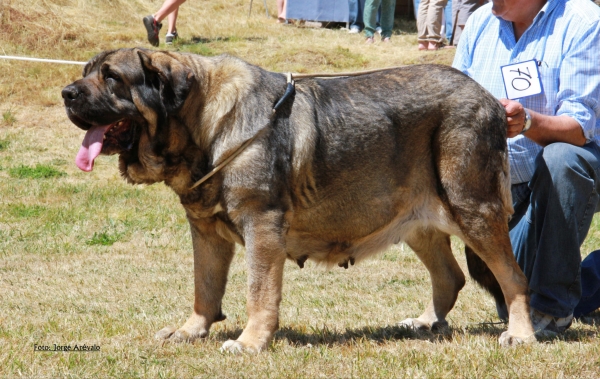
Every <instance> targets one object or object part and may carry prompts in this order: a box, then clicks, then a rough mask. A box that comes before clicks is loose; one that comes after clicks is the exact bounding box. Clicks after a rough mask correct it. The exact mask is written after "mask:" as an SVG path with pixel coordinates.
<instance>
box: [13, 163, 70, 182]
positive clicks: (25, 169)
mask: <svg viewBox="0 0 600 379" xmlns="http://www.w3.org/2000/svg"><path fill="white" fill-rule="evenodd" d="M8 172H9V174H10V176H12V177H13V178H18V179H48V178H58V177H61V176H65V175H66V173H64V172H62V171H60V170H57V169H55V168H54V167H52V166H48V165H44V164H37V165H35V167H30V166H24V165H19V166H17V167H13V168H10V169H9V170H8Z"/></svg>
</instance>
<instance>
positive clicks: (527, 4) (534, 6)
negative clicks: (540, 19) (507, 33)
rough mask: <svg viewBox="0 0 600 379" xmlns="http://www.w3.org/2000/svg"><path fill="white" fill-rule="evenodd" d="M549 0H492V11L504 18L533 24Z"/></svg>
mask: <svg viewBox="0 0 600 379" xmlns="http://www.w3.org/2000/svg"><path fill="white" fill-rule="evenodd" d="M546 2H547V0H492V3H493V4H492V13H493V14H494V16H496V17H500V18H502V19H503V20H506V21H511V22H514V23H518V24H527V26H529V25H531V23H532V22H533V19H534V18H535V16H536V15H537V14H538V12H539V11H540V10H541V9H542V7H543V6H544V4H546Z"/></svg>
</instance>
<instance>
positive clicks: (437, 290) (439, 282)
mask: <svg viewBox="0 0 600 379" xmlns="http://www.w3.org/2000/svg"><path fill="white" fill-rule="evenodd" d="M406 243H407V244H408V245H409V246H410V247H411V248H412V249H413V250H414V251H415V253H416V254H417V256H418V257H419V259H420V260H421V261H422V262H423V264H424V265H425V267H427V270H428V271H429V274H430V276H431V285H432V288H433V296H432V300H431V303H430V304H429V306H428V307H427V308H426V309H425V312H423V314H422V315H421V316H419V317H418V318H409V319H406V320H404V321H402V322H401V323H400V325H402V326H408V327H411V328H414V329H426V330H435V329H439V328H442V327H446V326H447V325H448V323H447V322H446V315H447V314H448V312H450V310H451V309H452V307H453V306H454V303H455V302H456V298H457V297H458V292H459V291H460V290H461V289H462V288H463V286H464V285H465V276H464V274H463V272H462V270H461V269H460V267H459V266H458V263H457V262H456V259H454V255H452V249H451V246H450V237H449V236H448V234H446V233H443V232H440V231H438V230H436V229H434V228H422V229H419V230H418V231H416V232H415V233H414V234H412V235H411V236H410V237H409V238H407V241H406Z"/></svg>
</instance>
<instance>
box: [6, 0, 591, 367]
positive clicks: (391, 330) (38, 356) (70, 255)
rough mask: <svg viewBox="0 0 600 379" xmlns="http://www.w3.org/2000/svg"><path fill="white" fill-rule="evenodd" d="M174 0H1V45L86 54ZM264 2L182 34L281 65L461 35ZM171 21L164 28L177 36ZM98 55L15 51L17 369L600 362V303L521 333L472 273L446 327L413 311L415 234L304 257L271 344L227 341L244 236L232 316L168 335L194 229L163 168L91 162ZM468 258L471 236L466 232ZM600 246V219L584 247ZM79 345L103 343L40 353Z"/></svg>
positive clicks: (439, 55) (422, 295) (417, 292)
mask: <svg viewBox="0 0 600 379" xmlns="http://www.w3.org/2000/svg"><path fill="white" fill-rule="evenodd" d="M160 3H161V1H158V0H157V1H148V0H128V1H126V0H22V1H16V0H12V1H11V0H1V2H0V54H5V55H21V56H34V57H38V58H54V59H65V60H75V61H86V60H87V59H89V58H90V57H92V56H93V55H95V54H96V53H98V52H100V51H101V50H104V49H112V48H119V47H132V46H144V47H148V44H147V42H146V40H145V31H144V29H143V27H142V24H141V19H142V17H143V16H145V15H147V14H150V13H152V12H153V11H155V10H156V9H157V8H158V7H159V5H160ZM268 4H269V7H270V8H269V12H270V14H271V18H266V17H265V13H264V8H263V3H262V2H261V1H254V4H253V12H252V15H251V17H250V18H248V7H249V1H241V0H231V1H225V0H214V1H211V2H208V1H202V2H198V1H190V2H189V3H187V2H186V3H185V4H184V5H183V6H182V8H181V10H180V19H179V21H178V24H179V33H180V35H181V36H182V38H181V40H180V41H179V42H178V43H177V44H175V45H173V46H171V47H166V46H164V45H161V48H168V49H170V50H178V51H190V52H196V53H199V54H204V55H217V54H221V53H228V54H233V55H236V56H239V57H241V58H244V59H246V60H248V61H250V62H252V63H255V64H258V65H260V66H262V67H265V68H267V69H269V70H274V71H281V72H286V71H295V72H343V71H356V70H363V69H370V68H379V67H388V66H396V65H403V64H414V63H427V62H435V63H442V64H450V63H451V61H452V58H453V51H451V50H443V51H439V52H434V53H427V52H418V51H417V50H416V34H415V27H414V22H412V21H405V20H397V22H396V28H395V34H394V36H393V38H392V41H393V43H392V44H391V46H385V45H383V44H379V43H377V44H375V45H373V46H366V45H364V44H363V43H362V37H361V36H357V35H350V34H348V33H347V32H346V31H345V30H343V29H340V28H329V29H310V28H300V27H296V26H283V25H278V24H276V23H275V18H274V16H273V15H274V13H275V1H274V0H269V1H268ZM161 37H163V38H164V32H163V34H162V35H161ZM80 73H81V66H71V65H48V64H41V63H25V62H15V61H5V60H2V59H0V113H1V114H2V118H1V119H0V377H2V378H13V377H32V378H34V377H35V378H40V377H73V378H78V377H115V378H129V377H161V378H162V377H173V378H179V377H202V378H217V377H219V378H220V377H223V378H232V377H244V378H254V377H261V378H262V377H271V378H280V377H283V378H319V377H326V378H337V377H343V378H350V377H364V378H375V377H379V378H391V377H394V378H395V377H431V378H454V377H510V378H514V377H519V378H521V377H544V378H545V377H582V378H591V377H600V343H599V342H598V334H599V331H600V329H599V328H600V327H599V325H600V313H598V312H596V313H595V314H593V315H592V317H589V318H586V319H584V320H581V321H577V322H575V323H574V324H573V326H572V327H571V329H569V330H568V331H567V332H566V333H565V334H564V335H562V336H560V337H558V338H556V339H554V340H547V341H542V342H540V343H538V344H533V345H528V346H520V347H516V348H510V349H503V348H500V347H499V345H498V343H497V338H498V336H499V335H500V333H501V332H502V331H503V330H504V329H505V325H503V324H499V323H497V321H498V320H497V317H496V315H495V307H494V302H493V300H492V299H491V297H490V296H488V295H487V294H486V293H484V291H482V290H481V289H479V288H478V287H477V286H476V285H475V284H474V283H473V282H472V281H470V280H468V282H467V285H466V286H465V288H464V289H463V290H462V291H461V294H460V296H459V299H458V301H457V304H456V306H455V308H454V310H453V311H452V312H451V313H450V315H449V322H450V325H451V327H450V329H449V330H447V331H444V332H441V333H439V334H434V333H427V332H419V333H416V332H412V331H407V330H405V329H401V328H399V327H397V326H396V324H397V322H398V321H400V320H403V319H405V318H407V317H413V316H416V315H419V314H420V312H421V311H422V310H423V308H424V307H425V305H426V303H427V302H428V301H429V299H430V296H431V289H430V283H429V276H428V274H427V272H426V270H425V268H424V267H423V266H422V264H421V263H420V262H419V261H418V260H417V258H416V256H415V255H414V254H413V253H412V252H411V251H410V249H408V248H407V247H405V246H403V245H398V246H395V247H393V248H391V249H389V250H388V251H386V252H384V253H382V254H381V255H379V256H378V257H377V258H375V259H372V260H369V261H366V262H363V263H361V264H360V265H358V266H353V267H351V268H350V269H348V270H344V269H341V268H335V269H332V270H325V269H323V268H322V267H318V266H316V265H314V264H311V263H307V265H306V266H305V268H304V269H302V270H301V269H299V268H298V266H296V265H294V264H291V263H290V262H288V263H286V269H285V274H284V294H283V296H284V297H283V301H282V304H281V318H280V326H281V329H280V331H279V332H278V333H277V334H276V337H275V340H274V341H273V343H272V345H271V347H270V349H269V351H268V352H266V353H261V354H258V355H239V356H235V355H229V354H223V353H220V352H219V347H220V346H221V344H222V343H223V342H224V341H226V340H227V339H230V338H236V337H237V336H238V335H239V333H240V332H241V330H242V328H243V327H244V325H245V321H246V312H245V291H246V287H245V286H246V271H245V263H244V262H245V260H244V250H243V249H242V248H240V249H239V251H238V254H236V257H235V259H234V262H233V265H232V268H231V272H230V277H229V284H228V288H227V293H226V296H225V299H224V304H223V311H224V313H225V314H226V315H227V320H225V321H224V322H221V323H217V324H215V325H214V326H213V328H212V332H211V335H210V336H209V337H208V338H207V339H206V340H204V341H202V342H199V343H195V344H165V345H161V344H160V343H159V342H157V341H156V340H155V339H154V338H153V336H154V333H155V332H156V331H158V330H159V329H161V328H163V327H164V326H167V325H181V324H182V323H183V322H184V321H185V320H186V319H187V317H188V316H189V314H190V312H191V306H192V301H193V273H192V254H191V239H190V236H189V231H188V226H187V222H186V220H185V215H184V213H183V210H182V209H181V206H180V205H179V202H178V199H177V198H176V197H175V196H174V194H173V193H171V191H170V190H169V189H168V188H167V187H166V186H164V185H163V184H156V185H152V186H131V185H127V184H126V183H125V182H124V181H123V180H121V178H120V176H119V174H118V171H117V167H116V162H117V160H116V158H115V157H102V158H100V159H98V160H97V162H96V167H95V170H94V171H93V172H92V173H83V172H81V171H79V170H78V169H77V168H76V167H75V165H74V164H73V160H74V157H75V154H76V153H77V150H78V148H79V145H80V143H81V139H82V138H83V133H82V132H81V131H80V130H79V129H77V128H76V127H74V126H73V125H72V124H71V123H70V122H69V120H68V119H67V117H66V115H65V112H64V110H63V108H62V102H61V98H60V90H61V89H62V87H63V86H65V85H66V84H69V83H70V82H71V81H73V80H75V79H76V78H78V77H79V76H80ZM453 247H454V251H455V254H456V256H457V259H458V260H459V263H460V264H461V266H462V267H463V269H464V270H465V272H466V267H465V263H464V257H463V253H462V246H461V243H460V241H459V240H453ZM598 248H600V219H598V218H595V219H594V223H593V226H592V229H591V231H590V234H589V236H588V238H587V239H586V241H585V243H584V246H583V250H582V251H583V252H584V253H586V254H587V253H588V252H590V251H592V250H595V249H598ZM54 344H56V345H59V346H65V345H70V346H71V347H72V348H73V347H74V346H75V345H76V344H77V345H78V346H79V345H87V346H92V347H94V346H97V347H98V348H99V351H84V352H82V351H71V352H44V351H41V352H35V351H34V347H35V346H36V345H37V346H42V347H43V346H49V347H50V348H51V349H52V348H54Z"/></svg>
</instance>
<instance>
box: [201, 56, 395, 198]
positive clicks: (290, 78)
mask: <svg viewBox="0 0 600 379" xmlns="http://www.w3.org/2000/svg"><path fill="white" fill-rule="evenodd" d="M399 67H405V66H396V67H388V68H378V69H374V70H364V71H355V72H346V73H337V74H329V73H325V74H323V73H320V74H293V73H291V72H288V73H287V74H286V76H287V87H286V89H285V93H284V94H283V96H281V98H280V99H279V100H278V101H277V103H276V104H275V106H274V107H273V109H272V110H271V114H270V115H269V121H268V122H267V123H266V124H265V126H263V127H262V128H261V129H260V130H259V131H258V132H257V133H256V134H255V135H254V136H252V137H250V138H249V139H247V140H246V141H244V142H243V143H242V144H241V145H240V147H238V148H237V149H236V150H235V151H234V152H233V153H232V154H231V155H230V156H229V157H227V158H225V160H224V161H223V162H221V163H219V164H218V165H217V166H216V167H215V168H213V169H212V170H211V171H210V172H209V173H208V174H206V175H204V176H203V177H202V178H201V179H200V180H198V181H197V182H196V183H194V184H193V185H192V186H191V187H190V190H193V189H194V188H196V187H198V186H199V185H200V184H202V183H204V182H205V181H207V180H208V179H210V178H211V177H212V176H213V175H214V174H216V173H217V172H219V171H221V169H222V168H223V167H225V166H227V165H228V164H229V162H231V161H232V160H233V159H235V157H237V156H238V155H240V153H241V152H242V151H244V150H245V149H246V148H247V147H248V145H250V144H251V143H252V142H254V140H255V139H256V138H257V137H258V136H259V135H260V134H262V132H263V131H265V130H266V129H267V126H269V124H270V123H271V121H272V120H273V118H274V117H275V114H276V113H277V109H278V108H279V107H280V106H281V104H283V103H284V102H285V101H286V100H287V99H288V98H289V97H290V96H292V94H294V92H296V87H295V83H296V82H295V80H294V79H308V78H344V77H351V76H361V75H367V74H372V73H375V72H381V71H388V70H393V69H395V68H399Z"/></svg>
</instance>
